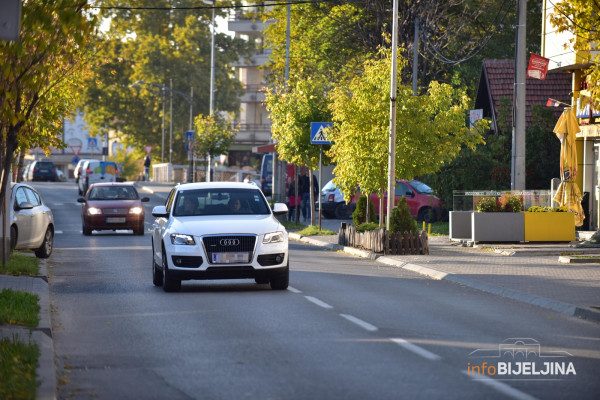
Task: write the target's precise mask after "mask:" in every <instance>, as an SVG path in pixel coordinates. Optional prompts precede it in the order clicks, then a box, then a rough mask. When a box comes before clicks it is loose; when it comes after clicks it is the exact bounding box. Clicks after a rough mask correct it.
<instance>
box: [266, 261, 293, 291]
mask: <svg viewBox="0 0 600 400" xmlns="http://www.w3.org/2000/svg"><path fill="white" fill-rule="evenodd" d="M269 283H270V285H271V289H273V290H286V289H287V288H288V286H289V284H290V265H289V263H288V265H287V266H286V267H285V272H283V273H282V274H280V275H277V276H274V277H272V278H271V280H270V282H269Z"/></svg>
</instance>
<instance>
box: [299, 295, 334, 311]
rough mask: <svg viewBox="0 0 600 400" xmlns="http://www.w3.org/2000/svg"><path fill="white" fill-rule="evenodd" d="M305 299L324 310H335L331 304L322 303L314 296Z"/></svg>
mask: <svg viewBox="0 0 600 400" xmlns="http://www.w3.org/2000/svg"><path fill="white" fill-rule="evenodd" d="M304 297H305V298H306V300H308V301H310V302H311V303H314V304H316V305H318V306H319V307H323V308H327V309H332V308H333V306H330V305H329V304H327V303H325V302H322V301H321V300H319V299H317V298H316V297H312V296H304Z"/></svg>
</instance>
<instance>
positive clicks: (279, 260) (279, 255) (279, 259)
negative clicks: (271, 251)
mask: <svg viewBox="0 0 600 400" xmlns="http://www.w3.org/2000/svg"><path fill="white" fill-rule="evenodd" d="M275 260H276V261H277V263H278V264H281V263H282V262H283V255H281V254H278V255H277V257H275Z"/></svg>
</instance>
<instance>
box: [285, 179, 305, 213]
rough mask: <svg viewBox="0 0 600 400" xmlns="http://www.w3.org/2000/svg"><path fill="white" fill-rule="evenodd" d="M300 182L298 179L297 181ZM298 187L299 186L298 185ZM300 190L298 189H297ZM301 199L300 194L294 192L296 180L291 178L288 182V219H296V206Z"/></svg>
mask: <svg viewBox="0 0 600 400" xmlns="http://www.w3.org/2000/svg"><path fill="white" fill-rule="evenodd" d="M298 182H300V181H298ZM298 187H300V186H298ZM298 191H300V190H298ZM301 201H302V196H300V195H299V194H298V195H297V194H296V181H295V180H293V181H291V182H290V188H289V189H288V203H289V205H290V207H289V214H288V219H289V220H290V221H295V220H296V207H299V206H300V203H301Z"/></svg>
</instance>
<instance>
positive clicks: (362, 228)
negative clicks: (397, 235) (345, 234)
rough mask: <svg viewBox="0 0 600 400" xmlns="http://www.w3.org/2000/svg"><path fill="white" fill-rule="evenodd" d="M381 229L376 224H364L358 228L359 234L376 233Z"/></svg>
mask: <svg viewBox="0 0 600 400" xmlns="http://www.w3.org/2000/svg"><path fill="white" fill-rule="evenodd" d="M375 229H379V224H377V223H375V222H364V223H362V224H360V225H358V226H357V227H356V231H357V232H366V231H374V230H375Z"/></svg>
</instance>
